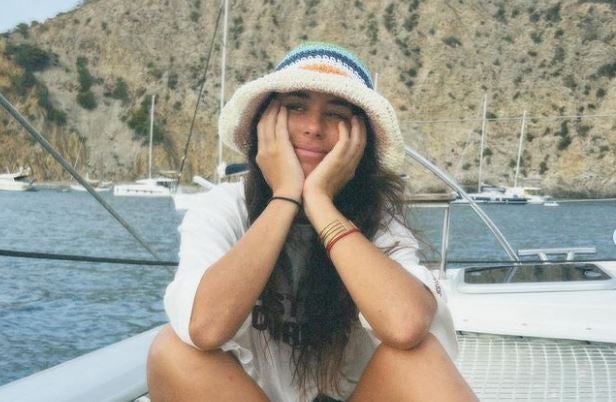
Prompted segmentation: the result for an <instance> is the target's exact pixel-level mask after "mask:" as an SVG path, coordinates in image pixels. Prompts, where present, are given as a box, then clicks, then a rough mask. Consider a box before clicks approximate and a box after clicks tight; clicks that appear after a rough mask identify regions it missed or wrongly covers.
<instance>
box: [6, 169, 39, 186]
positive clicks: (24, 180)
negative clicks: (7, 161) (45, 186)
mask: <svg viewBox="0 0 616 402" xmlns="http://www.w3.org/2000/svg"><path fill="white" fill-rule="evenodd" d="M30 174H31V170H30V168H29V167H28V168H19V170H18V171H17V172H15V173H10V172H7V173H2V174H0V190H4V191H29V190H35V187H34V180H28V177H29V176H30Z"/></svg>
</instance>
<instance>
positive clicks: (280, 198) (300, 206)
mask: <svg viewBox="0 0 616 402" xmlns="http://www.w3.org/2000/svg"><path fill="white" fill-rule="evenodd" d="M272 200H284V201H289V202H292V203H293V204H295V205H297V206H298V207H299V209H302V203H301V202H299V201H297V200H294V199H293V198H287V197H281V196H274V197H272V198H270V201H272Z"/></svg>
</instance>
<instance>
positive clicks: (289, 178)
mask: <svg viewBox="0 0 616 402" xmlns="http://www.w3.org/2000/svg"><path fill="white" fill-rule="evenodd" d="M257 137H258V141H259V142H258V151H257V158H256V162H257V165H258V166H259V168H260V169H261V173H263V177H264V178H265V181H266V182H267V184H268V185H269V186H270V188H271V189H272V194H273V195H274V196H283V197H291V198H293V199H295V200H298V201H299V200H301V198H302V188H303V186H304V171H303V170H302V166H301V165H300V163H299V159H298V158H297V155H296V154H295V151H294V150H293V145H292V144H291V141H290V140H289V131H288V130H287V109H286V108H285V107H284V106H282V105H281V104H280V101H279V100H277V99H274V100H273V101H272V102H271V103H270V105H269V106H268V107H267V109H266V110H265V113H263V116H261V120H259V123H258V124H257Z"/></svg>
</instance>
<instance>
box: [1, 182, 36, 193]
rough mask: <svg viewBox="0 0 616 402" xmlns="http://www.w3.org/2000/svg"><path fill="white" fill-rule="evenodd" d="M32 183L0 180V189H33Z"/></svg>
mask: <svg viewBox="0 0 616 402" xmlns="http://www.w3.org/2000/svg"><path fill="white" fill-rule="evenodd" d="M34 189H35V187H34V184H33V183H28V182H22V181H12V180H0V190H1V191H29V190H34Z"/></svg>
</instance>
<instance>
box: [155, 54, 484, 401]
mask: <svg viewBox="0 0 616 402" xmlns="http://www.w3.org/2000/svg"><path fill="white" fill-rule="evenodd" d="M219 130H220V132H221V135H222V137H223V139H224V140H225V141H226V143H227V144H228V145H229V146H232V147H234V148H236V149H238V150H240V151H242V152H244V153H245V154H246V155H247V158H248V161H249V165H250V173H249V175H248V177H247V179H246V181H245V183H244V184H241V183H235V184H222V185H220V186H218V187H217V188H215V189H214V190H212V191H210V192H208V193H206V194H204V195H203V196H202V199H201V202H200V204H199V206H198V207H196V208H193V209H191V210H190V211H188V212H187V214H186V216H185V218H184V221H183V223H182V225H181V227H180V232H181V235H182V240H181V246H180V266H179V268H178V271H177V274H176V277H175V279H174V281H173V282H172V283H171V284H170V285H169V287H168V288H167V292H166V294H165V309H166V311H167V314H168V316H169V320H170V325H169V326H167V327H165V328H164V329H163V330H162V332H161V333H160V334H159V336H158V337H157V338H156V340H155V342H154V344H153V345H152V348H151V351H150V357H149V361H148V383H149V386H150V394H151V397H152V400H154V401H198V400H202V401H267V400H271V401H280V402H292V401H300V400H301V401H308V402H310V401H313V400H314V399H315V398H317V399H318V398H321V399H322V398H326V397H324V396H323V397H321V396H319V397H317V396H318V395H327V398H333V399H334V400H350V401H439V400H442V401H468V400H475V397H474V395H473V393H472V391H471V390H470V388H469V387H468V385H467V384H466V383H465V381H464V379H463V378H462V377H461V376H460V374H459V373H458V371H457V369H456V368H455V366H454V365H453V363H452V360H451V358H452V357H453V356H454V355H455V353H456V351H457V349H456V340H455V333H454V331H453V326H452V321H451V318H450V316H449V313H448V310H447V307H446V305H445V303H444V299H443V295H442V294H441V289H440V286H439V284H438V282H437V281H436V280H435V278H434V277H433V276H432V275H431V273H430V272H429V271H428V270H426V269H425V268H424V267H422V266H420V265H418V259H417V257H416V255H415V251H416V249H417V242H416V240H415V239H414V237H413V235H412V234H411V232H410V231H409V230H408V228H407V227H406V225H405V223H404V222H405V219H404V216H403V211H402V204H401V197H402V191H403V184H402V183H401V181H400V179H399V178H398V176H397V174H396V173H397V172H398V169H399V167H400V164H401V162H402V160H403V157H404V154H403V152H404V151H403V144H402V139H401V135H400V130H399V128H398V123H397V119H396V116H395V113H394V111H393V108H392V106H391V105H390V104H389V102H388V101H387V100H386V99H384V98H383V97H382V96H380V95H379V94H378V93H376V92H375V91H374V89H373V85H372V81H371V79H370V74H369V73H368V71H367V70H366V69H365V67H364V66H363V65H362V64H361V63H360V62H359V61H358V60H357V59H356V58H355V57H354V56H353V55H352V54H351V53H349V52H348V51H346V50H344V49H341V48H339V47H335V46H332V45H327V44H320V43H317V44H314V43H313V44H307V45H303V46H300V47H299V48H297V49H295V50H293V51H292V52H291V53H289V54H288V55H287V56H286V57H285V58H284V59H283V60H282V62H281V63H280V64H279V65H278V66H277V68H276V70H275V71H274V72H273V73H270V74H268V75H266V76H264V77H262V78H260V79H258V80H255V81H252V82H249V83H247V84H245V85H243V86H242V87H240V88H239V89H238V90H237V92H236V93H235V94H234V95H233V97H232V98H231V100H230V101H229V102H228V103H227V105H226V106H225V108H224V110H223V112H222V114H221V117H220V124H219ZM329 400H331V399H329Z"/></svg>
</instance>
